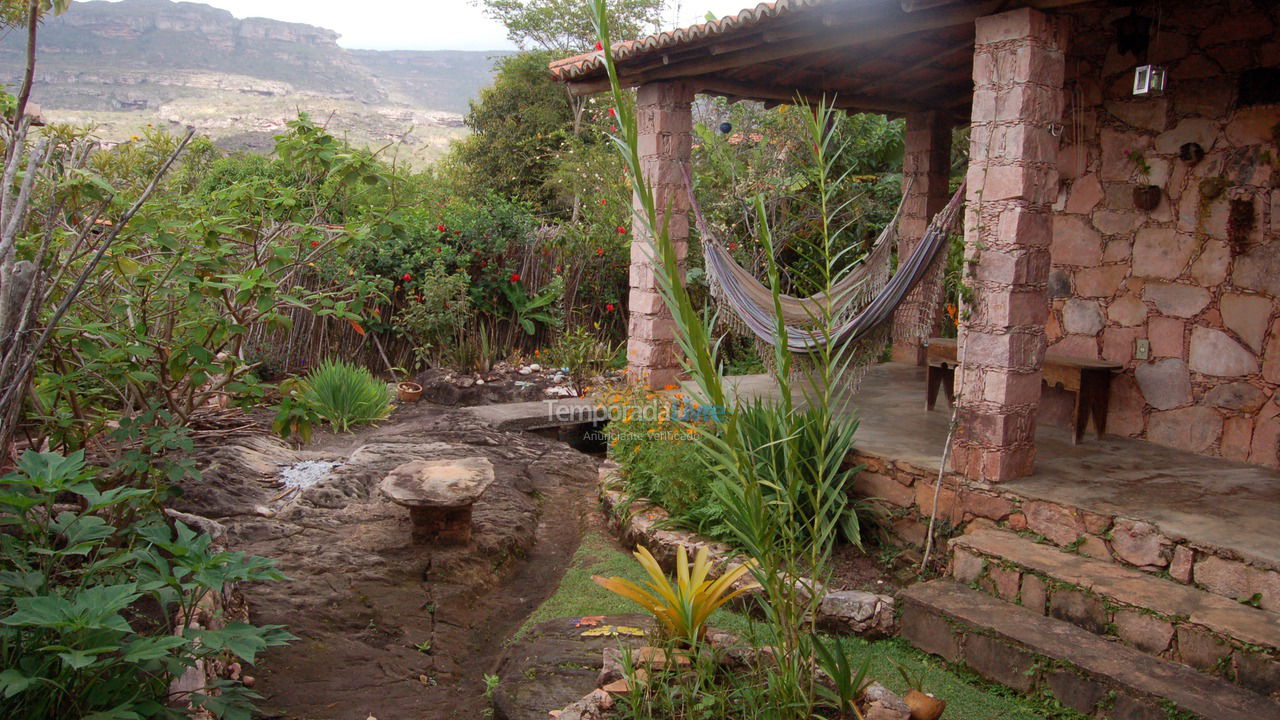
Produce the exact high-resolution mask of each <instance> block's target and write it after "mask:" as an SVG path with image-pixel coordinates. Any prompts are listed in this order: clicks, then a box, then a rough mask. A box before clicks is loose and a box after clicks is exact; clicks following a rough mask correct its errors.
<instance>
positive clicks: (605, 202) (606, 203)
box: [600, 198, 609, 205]
mask: <svg viewBox="0 0 1280 720" xmlns="http://www.w3.org/2000/svg"><path fill="white" fill-rule="evenodd" d="M600 204H601V205H608V204H609V201H608V200H605V199H604V198H600Z"/></svg>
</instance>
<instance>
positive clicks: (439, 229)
mask: <svg viewBox="0 0 1280 720" xmlns="http://www.w3.org/2000/svg"><path fill="white" fill-rule="evenodd" d="M445 230H448V228H446V227H445V226H444V223H440V224H439V225H437V226H436V232H444V231H445Z"/></svg>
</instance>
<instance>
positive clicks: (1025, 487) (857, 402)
mask: <svg viewBox="0 0 1280 720" xmlns="http://www.w3.org/2000/svg"><path fill="white" fill-rule="evenodd" d="M729 382H730V388H731V391H732V392H734V393H736V394H738V395H739V396H742V395H746V396H770V395H773V396H776V395H777V392H778V390H777V387H776V386H775V385H774V384H773V381H772V380H771V378H770V377H769V376H768V375H743V376H737V377H733V378H730V379H729ZM924 404H925V380H924V369H923V368H920V367H916V366H913V365H903V364H899V363H884V364H881V365H877V366H875V367H873V368H871V369H870V370H869V371H868V372H867V374H866V376H865V377H864V378H863V381H862V383H861V386H860V387H859V389H858V391H857V392H856V393H855V394H854V395H853V396H852V397H851V398H849V399H848V401H847V402H846V404H845V407H846V408H847V409H848V411H849V412H854V413H857V416H858V418H859V422H860V425H859V428H858V432H857V435H856V438H857V446H858V449H859V450H860V451H861V452H863V453H865V454H868V455H874V456H877V457H883V458H888V459H893V460H899V461H903V462H906V463H909V464H911V465H914V466H916V467H919V468H924V469H929V470H932V471H934V472H936V471H937V469H938V463H939V461H940V460H941V455H942V446H943V442H944V440H945V438H946V433H947V424H948V422H949V421H950V418H951V409H950V407H949V406H948V405H947V403H946V400H945V398H939V402H938V404H937V406H936V408H935V409H934V411H933V412H926V411H925V407H924ZM555 408H560V409H565V410H570V409H577V410H579V411H586V410H588V408H589V406H588V405H587V403H585V402H584V401H582V400H579V399H568V400H561V401H549V402H529V403H512V404H508V405H487V406H481V407H475V408H472V412H475V413H476V414H478V415H482V416H484V417H485V418H486V419H487V420H489V421H490V422H494V424H495V425H500V426H505V427H511V428H514V427H524V428H536V427H549V426H554V425H557V424H564V423H561V422H556V421H555V420H553V419H552V412H553V409H555ZM1036 447H1037V456H1036V473H1035V474H1034V475H1032V476H1030V477H1026V478H1020V479H1018V480H1014V481H1011V482H1007V483H1003V484H1001V485H1000V489H1002V490H1005V491H1008V492H1011V493H1013V494H1015V495H1019V496H1022V497H1025V498H1032V499H1039V500H1047V501H1051V502H1055V503H1058V504H1061V505H1068V506H1072V507H1077V508H1081V509H1084V510H1089V511H1092V512H1097V513H1101V514H1108V515H1120V516H1124V517H1130V518H1134V519H1139V520H1145V521H1148V522H1152V523H1154V524H1156V525H1158V526H1159V527H1160V530H1161V532H1162V533H1164V534H1165V535H1166V536H1169V537H1170V538H1172V539H1174V540H1185V541H1187V542H1191V543H1193V544H1197V545H1202V546H1206V547H1210V548H1215V549H1218V550H1226V551H1228V552H1229V553H1230V554H1237V555H1239V556H1240V557H1241V559H1244V560H1247V561H1250V562H1252V563H1254V564H1258V565H1262V566H1264V567H1268V568H1272V569H1280V472H1277V471H1276V470H1273V469H1270V468H1264V467H1258V466H1254V465H1246V464H1243V463H1238V462H1232V461H1229V460H1223V459H1221V458H1213V457H1207V456H1204V455H1197V454H1194V453H1189V452H1183V451H1181V450H1176V449H1173V448H1167V447H1163V446H1160V445H1155V444H1153V443H1148V442H1145V441H1142V440H1132V439H1129V438H1122V437H1116V436H1113V435H1107V436H1105V437H1104V438H1102V439H1101V440H1099V439H1098V438H1097V437H1096V436H1095V435H1093V434H1092V429H1090V431H1089V432H1088V433H1086V435H1085V440H1084V441H1083V442H1081V444H1079V445H1073V444H1072V443H1071V435H1070V433H1069V432H1068V431H1067V430H1066V429H1064V428H1058V427H1053V426H1048V425H1041V426H1040V427H1039V428H1038V429H1037V431H1036Z"/></svg>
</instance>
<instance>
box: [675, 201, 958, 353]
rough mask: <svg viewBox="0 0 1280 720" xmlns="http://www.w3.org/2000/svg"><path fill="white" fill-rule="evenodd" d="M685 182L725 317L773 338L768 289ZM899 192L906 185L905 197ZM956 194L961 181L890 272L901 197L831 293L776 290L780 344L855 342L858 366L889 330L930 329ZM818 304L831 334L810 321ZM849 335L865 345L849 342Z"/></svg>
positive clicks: (847, 346) (804, 347)
mask: <svg viewBox="0 0 1280 720" xmlns="http://www.w3.org/2000/svg"><path fill="white" fill-rule="evenodd" d="M687 187H688V192H689V201H690V203H691V207H692V209H693V212H694V218H695V221H696V223H697V227H698V232H699V233H701V234H702V253H703V258H704V260H705V262H706V273H707V279H708V283H709V285H710V287H711V293H712V297H713V298H714V299H715V300H716V302H717V303H718V304H719V305H720V307H721V308H723V309H725V310H727V311H729V313H731V314H732V317H731V318H730V322H731V325H733V326H734V327H735V328H739V329H745V330H746V331H748V332H750V334H751V335H753V336H754V337H755V338H756V340H757V341H759V342H762V343H765V344H767V345H769V346H774V345H776V343H777V340H778V338H777V335H776V332H775V331H776V326H777V319H776V316H775V312H774V303H773V293H772V291H771V290H770V289H769V287H768V286H767V285H765V284H763V283H761V282H760V281H759V280H756V279H755V277H754V276H752V275H751V273H750V272H748V271H747V270H745V269H744V268H743V267H742V266H740V265H738V263H737V262H736V261H734V259H733V257H732V256H731V255H730V254H729V252H728V250H726V249H725V248H724V247H722V246H721V245H720V243H718V242H717V241H716V239H715V237H714V236H713V234H712V233H711V229H710V227H709V226H708V224H707V222H706V218H705V217H704V216H703V213H702V208H701V206H699V204H698V200H697V198H696V197H695V195H694V193H693V188H692V183H689V184H688V186H687ZM905 198H906V192H904V193H903V199H904V202H905ZM963 198H964V185H963V184H962V185H961V186H960V188H959V189H958V190H956V192H955V194H954V195H952V197H951V200H950V202H948V203H947V205H946V207H945V208H943V210H942V211H941V212H939V213H938V214H937V215H936V216H934V218H933V221H932V222H931V223H930V224H929V227H928V229H927V230H925V233H924V237H923V238H921V240H920V242H919V243H917V244H916V245H915V247H913V248H912V249H911V252H910V253H908V254H907V255H906V256H905V257H903V258H900V262H899V265H898V269H897V272H894V273H892V274H890V272H889V268H890V261H891V258H892V250H893V246H894V244H895V243H894V240H895V239H896V237H897V226H898V220H899V218H900V216H901V214H902V203H899V205H898V209H897V212H895V213H894V216H893V219H892V220H891V221H890V222H889V225H888V226H886V227H885V229H884V231H883V232H882V233H880V236H879V237H878V238H877V239H876V242H875V244H874V245H872V247H871V250H870V251H869V252H868V253H867V256H866V257H865V258H863V259H862V261H860V262H859V263H858V264H857V265H856V266H854V267H853V268H852V269H850V270H849V271H848V272H847V273H846V274H845V275H844V276H843V277H841V278H840V279H839V280H838V281H836V282H835V283H834V284H833V285H832V288H831V292H830V293H828V294H818V295H813V296H810V297H807V298H797V297H792V296H790V295H783V296H782V297H781V304H782V315H783V321H784V326H785V331H786V332H785V335H786V339H785V342H786V348H787V349H788V350H790V351H791V352H792V353H795V354H797V355H809V354H812V353H815V352H818V351H819V350H821V349H822V348H823V347H824V346H829V347H831V348H833V349H839V350H841V351H846V352H847V351H850V350H854V349H856V350H857V352H856V353H855V355H857V356H858V358H859V359H856V360H855V361H854V362H852V363H851V365H862V366H863V367H865V366H868V365H870V364H872V363H874V362H876V360H878V358H879V357H880V355H881V353H882V352H883V349H884V347H885V345H886V344H887V343H888V341H889V339H890V338H891V337H898V338H919V337H925V336H927V335H928V334H929V333H930V332H931V331H932V329H933V324H934V321H935V319H936V308H937V305H938V303H939V302H940V301H941V294H942V285H943V282H942V276H943V270H944V266H945V257H946V254H945V253H942V252H940V251H941V250H942V249H943V248H945V247H946V245H947V235H948V233H949V232H950V231H951V228H952V227H953V226H954V225H955V222H956V220H957V219H958V218H959V216H960V208H961V206H962V204H963V203H962V199H963ZM824 312H825V313H829V314H830V317H831V318H832V323H833V325H832V328H831V332H830V334H824V333H821V332H819V331H817V330H816V329H815V328H814V325H815V321H816V320H817V319H818V318H821V317H822V316H823V313H824ZM895 314H896V319H895ZM890 320H894V322H892V323H890V322H889V321H890ZM890 330H892V331H893V332H889V331H890ZM855 343H860V344H863V345H865V347H858V348H852V347H851V346H853V345H854V344H855ZM761 355H762V357H764V356H767V354H766V353H762V354H761Z"/></svg>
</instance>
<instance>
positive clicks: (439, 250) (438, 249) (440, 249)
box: [436, 248, 444, 252]
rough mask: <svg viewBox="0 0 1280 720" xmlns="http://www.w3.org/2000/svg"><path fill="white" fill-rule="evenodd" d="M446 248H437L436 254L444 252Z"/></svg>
mask: <svg viewBox="0 0 1280 720" xmlns="http://www.w3.org/2000/svg"><path fill="white" fill-rule="evenodd" d="M443 250H444V248H436V252H442V251H443Z"/></svg>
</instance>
